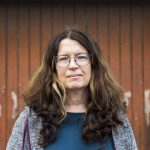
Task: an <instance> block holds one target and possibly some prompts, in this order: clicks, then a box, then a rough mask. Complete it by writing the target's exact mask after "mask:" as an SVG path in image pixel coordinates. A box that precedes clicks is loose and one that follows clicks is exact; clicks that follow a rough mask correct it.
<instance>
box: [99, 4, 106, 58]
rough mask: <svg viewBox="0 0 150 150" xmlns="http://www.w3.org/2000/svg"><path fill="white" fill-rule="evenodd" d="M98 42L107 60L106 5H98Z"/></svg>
mask: <svg viewBox="0 0 150 150" xmlns="http://www.w3.org/2000/svg"><path fill="white" fill-rule="evenodd" d="M97 19H98V31H97V32H98V35H97V36H98V37H97V38H98V43H99V46H100V48H101V50H102V52H103V55H104V57H105V59H106V60H107V61H108V7H106V6H99V7H98V18H97Z"/></svg>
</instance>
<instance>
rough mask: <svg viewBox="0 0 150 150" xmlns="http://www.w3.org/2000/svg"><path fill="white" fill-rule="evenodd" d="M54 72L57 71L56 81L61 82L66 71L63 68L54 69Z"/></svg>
mask: <svg viewBox="0 0 150 150" xmlns="http://www.w3.org/2000/svg"><path fill="white" fill-rule="evenodd" d="M56 71H57V77H58V80H59V81H62V80H63V78H64V77H65V72H66V70H65V69H64V68H56Z"/></svg>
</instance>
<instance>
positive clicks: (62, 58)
mask: <svg viewBox="0 0 150 150" xmlns="http://www.w3.org/2000/svg"><path fill="white" fill-rule="evenodd" d="M63 60H68V57H60V58H58V60H57V61H63Z"/></svg>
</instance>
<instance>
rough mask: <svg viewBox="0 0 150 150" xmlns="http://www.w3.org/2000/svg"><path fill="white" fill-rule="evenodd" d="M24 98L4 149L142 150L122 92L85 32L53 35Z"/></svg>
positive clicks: (73, 31) (100, 54) (75, 29)
mask: <svg viewBox="0 0 150 150" xmlns="http://www.w3.org/2000/svg"><path fill="white" fill-rule="evenodd" d="M23 98H24V101H25V104H26V107H25V110H24V111H23V112H21V114H20V116H19V117H18V119H17V120H16V122H15V125H14V128H13V130H12V134H11V135H10V138H9V141H8V143H7V147H6V150H19V149H23V148H24V149H25V150H28V149H32V150H137V149H138V148H137V145H136V141H135V137H134V134H133V130H132V128H131V125H130V123H129V121H128V118H127V116H126V107H125V104H124V102H123V98H124V93H123V90H122V88H121V86H120V85H119V84H118V83H117V82H116V80H115V79H114V78H113V76H112V74H111V72H110V69H109V67H108V65H107V63H106V61H105V60H104V57H103V55H102V52H101V49H100V48H99V46H98V44H97V43H96V42H95V41H94V40H93V39H92V37H91V36H90V35H89V34H88V33H86V32H85V31H81V30H79V29H78V28H72V27H70V28H65V29H64V30H63V31H61V32H60V33H58V34H57V35H55V37H53V39H52V40H51V41H50V42H49V45H48V48H47V49H46V51H45V53H44V54H43V58H42V61H41V65H40V66H39V68H38V70H37V71H36V73H35V74H34V75H33V76H32V79H31V81H30V82H29V85H28V86H27V88H26V89H25V91H24V93H23ZM26 120H28V124H27V125H28V131H29V136H28V134H27V136H26V137H25V139H24V138H23V136H24V132H25V130H24V129H25V128H24V127H25V124H26ZM23 139H24V140H23ZM23 144H24V145H23Z"/></svg>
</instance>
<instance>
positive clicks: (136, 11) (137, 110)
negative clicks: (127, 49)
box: [132, 6, 145, 150]
mask: <svg viewBox="0 0 150 150" xmlns="http://www.w3.org/2000/svg"><path fill="white" fill-rule="evenodd" d="M142 61H143V60H142V13H141V7H138V6H136V7H132V99H133V102H132V103H133V108H132V110H133V113H132V115H133V127H134V133H135V136H136V140H137V143H138V146H139V149H142V150H144V145H145V140H144V137H145V133H144V114H143V112H144V106H143V104H144V103H143V73H142V69H143V68H142Z"/></svg>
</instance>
